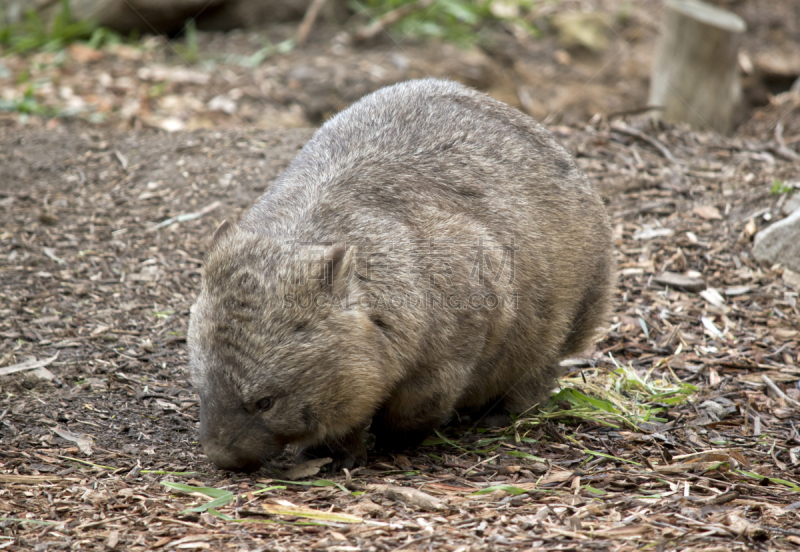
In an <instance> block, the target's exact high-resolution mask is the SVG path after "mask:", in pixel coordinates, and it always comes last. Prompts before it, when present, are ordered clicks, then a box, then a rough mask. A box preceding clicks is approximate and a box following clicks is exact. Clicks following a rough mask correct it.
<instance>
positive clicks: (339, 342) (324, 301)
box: [188, 222, 388, 470]
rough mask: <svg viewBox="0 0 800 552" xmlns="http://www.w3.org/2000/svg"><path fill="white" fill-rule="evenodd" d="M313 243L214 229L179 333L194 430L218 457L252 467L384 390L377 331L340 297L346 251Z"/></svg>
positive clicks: (320, 432) (345, 418)
mask: <svg viewBox="0 0 800 552" xmlns="http://www.w3.org/2000/svg"><path fill="white" fill-rule="evenodd" d="M310 249H311V248H300V249H299V250H298V248H296V247H295V246H287V245H286V244H283V243H276V242H275V241H274V240H272V239H270V238H269V237H265V236H263V235H258V234H255V233H252V232H249V231H245V230H242V229H240V228H238V227H235V226H233V225H231V224H229V223H227V222H224V223H223V224H222V225H221V226H220V228H218V229H217V231H216V233H215V234H214V239H213V243H212V246H211V249H210V251H209V253H208V255H207V256H206V262H205V268H204V273H203V287H202V291H201V293H200V296H199V298H198V299H197V303H196V304H195V305H194V307H193V309H192V314H191V319H190V324H189V336H188V342H189V356H190V365H191V378H192V382H193V384H194V387H195V389H196V390H197V392H198V394H199V396H200V442H201V444H202V446H203V450H204V452H205V453H206V455H208V457H209V458H210V459H211V461H212V462H214V463H215V464H216V465H217V466H219V467H220V468H225V469H240V470H253V469H257V468H258V467H259V466H260V465H262V464H263V463H264V462H265V461H267V460H269V459H271V458H273V457H274V456H276V455H277V454H279V453H280V452H281V451H282V450H283V449H284V447H285V446H286V445H288V444H297V445H300V446H306V445H312V444H321V443H323V442H325V441H326V440H331V441H333V440H336V439H337V437H339V436H341V435H343V434H344V433H346V432H347V431H348V430H350V429H353V428H354V427H356V426H358V425H359V424H366V422H367V421H368V420H369V418H370V416H371V415H372V414H373V413H374V411H375V409H376V408H377V407H378V405H379V404H380V402H381V401H382V400H383V399H384V397H385V395H386V394H387V393H388V389H387V383H386V381H385V379H384V378H382V377H381V374H382V373H383V370H382V369H381V363H382V362H384V359H385V356H384V354H383V353H382V351H383V350H384V347H383V343H384V342H383V340H384V339H385V338H384V337H383V335H382V332H381V331H380V329H378V328H377V327H376V326H375V324H374V323H373V322H372V321H371V320H370V318H369V316H368V315H367V314H366V313H365V312H363V311H361V310H358V309H357V308H354V307H352V303H353V301H352V299H353V298H352V297H351V298H350V303H349V304H348V299H347V297H346V296H347V295H348V293H351V292H352V291H353V287H354V286H355V283H356V279H354V278H352V279H349V278H347V275H348V273H349V265H350V264H351V262H352V259H351V257H352V255H351V254H350V252H349V251H348V250H346V249H345V247H344V246H343V245H339V246H322V247H320V246H317V247H316V248H314V250H313V251H310ZM298 253H300V254H298ZM309 255H311V258H310V257H309ZM314 257H316V258H317V259H318V262H314V259H313V258H314Z"/></svg>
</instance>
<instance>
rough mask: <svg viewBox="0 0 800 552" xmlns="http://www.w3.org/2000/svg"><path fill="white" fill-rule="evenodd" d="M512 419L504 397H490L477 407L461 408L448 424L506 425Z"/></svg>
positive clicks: (475, 425)
mask: <svg viewBox="0 0 800 552" xmlns="http://www.w3.org/2000/svg"><path fill="white" fill-rule="evenodd" d="M511 422H512V419H511V415H510V414H509V411H508V405H507V404H506V400H505V397H500V398H497V399H492V400H491V401H489V402H488V403H486V404H484V405H483V406H481V407H478V408H461V409H459V410H458V416H457V417H455V418H453V419H452V420H450V423H449V424H448V425H465V424H468V425H470V426H473V427H506V426H509V425H511Z"/></svg>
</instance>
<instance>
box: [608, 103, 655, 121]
mask: <svg viewBox="0 0 800 552" xmlns="http://www.w3.org/2000/svg"><path fill="white" fill-rule="evenodd" d="M648 111H664V106H663V105H646V106H644V107H634V108H633V109H623V110H622V111H612V112H611V113H609V114H608V115H606V118H607V119H613V118H614V117H624V116H626V115H640V114H642V113H647V112H648Z"/></svg>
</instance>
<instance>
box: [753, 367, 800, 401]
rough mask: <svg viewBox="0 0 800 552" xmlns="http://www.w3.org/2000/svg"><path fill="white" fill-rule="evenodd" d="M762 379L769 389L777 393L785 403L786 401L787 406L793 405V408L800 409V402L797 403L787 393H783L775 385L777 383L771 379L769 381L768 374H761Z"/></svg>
mask: <svg viewBox="0 0 800 552" xmlns="http://www.w3.org/2000/svg"><path fill="white" fill-rule="evenodd" d="M761 379H762V380H764V383H766V384H767V387H769V388H770V389H771V390H772V392H773V393H775V394H776V395H778V396H779V397H780V398H782V399H783V400H784V401H786V404H789V405H792V406H793V407H795V408H798V409H800V402H797V401H796V400H794V399H793V398H791V397H790V396H788V395H787V394H786V393H784V392H783V391H781V388H780V387H778V386H777V385H775V383H774V382H773V381H772V380H771V379H769V377H768V376H767V375H766V374H761Z"/></svg>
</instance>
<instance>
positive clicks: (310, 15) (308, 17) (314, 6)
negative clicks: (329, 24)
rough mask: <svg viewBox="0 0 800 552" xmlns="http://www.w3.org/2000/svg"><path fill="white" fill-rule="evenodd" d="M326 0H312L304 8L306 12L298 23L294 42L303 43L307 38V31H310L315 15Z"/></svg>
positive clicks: (315, 18)
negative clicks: (306, 7)
mask: <svg viewBox="0 0 800 552" xmlns="http://www.w3.org/2000/svg"><path fill="white" fill-rule="evenodd" d="M325 1H326V0H314V1H313V2H311V5H310V6H309V7H308V9H307V10H306V14H305V15H304V16H303V21H302V22H301V23H300V27H299V28H298V29H297V36H296V37H295V44H298V45H300V44H303V43H304V42H305V41H306V38H308V33H310V32H311V28H312V27H313V26H314V22H315V21H316V20H317V15H319V11H320V10H321V9H322V6H324V5H325Z"/></svg>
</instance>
